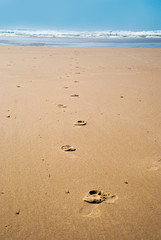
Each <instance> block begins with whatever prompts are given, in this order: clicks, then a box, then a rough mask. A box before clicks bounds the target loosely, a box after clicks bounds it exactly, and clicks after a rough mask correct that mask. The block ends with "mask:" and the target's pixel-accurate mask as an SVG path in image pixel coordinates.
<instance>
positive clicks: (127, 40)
mask: <svg viewBox="0 0 161 240" xmlns="http://www.w3.org/2000/svg"><path fill="white" fill-rule="evenodd" d="M0 45H17V46H52V47H161V30H158V31H139V32H132V31H93V32H92V31H53V30H28V29H0Z"/></svg>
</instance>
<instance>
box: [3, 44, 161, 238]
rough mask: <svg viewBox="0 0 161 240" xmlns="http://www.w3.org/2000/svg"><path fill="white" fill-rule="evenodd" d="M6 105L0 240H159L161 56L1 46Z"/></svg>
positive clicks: (159, 52)
mask: <svg viewBox="0 0 161 240" xmlns="http://www.w3.org/2000/svg"><path fill="white" fill-rule="evenodd" d="M0 103H1V107H0V146H1V150H0V169H1V174H0V209H1V211H0V239H1V240H4V239H22V240H23V239H39V240H41V239H42V240H45V239H54V240H57V239H65V240H69V239H97V240H99V239H101V240H102V239H110V240H111V239H117V240H118V239H119V240H126V239H127V240H136V239H142V240H144V239H145V240H151V239H153V240H157V239H158V240H160V239H161V191H160V187H161V49H160V48H48V47H16V46H15V47H14V46H12V47H11V46H0ZM78 121H85V123H86V124H83V125H82V126H80V123H81V122H78ZM83 123H84V122H83ZM64 145H69V146H72V147H73V148H74V149H75V151H64V150H63V149H61V147H62V146H64ZM90 190H98V191H101V190H102V191H104V192H105V193H110V194H111V195H112V196H113V195H114V196H115V198H114V201H106V200H105V201H103V202H101V203H99V204H92V203H88V202H85V201H83V198H84V197H85V196H86V194H87V193H88V192H89V191H90Z"/></svg>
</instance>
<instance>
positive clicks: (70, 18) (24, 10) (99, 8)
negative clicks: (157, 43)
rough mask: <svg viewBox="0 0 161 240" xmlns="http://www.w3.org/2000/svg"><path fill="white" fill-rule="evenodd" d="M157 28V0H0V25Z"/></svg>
mask: <svg viewBox="0 0 161 240" xmlns="http://www.w3.org/2000/svg"><path fill="white" fill-rule="evenodd" d="M9 27H10V28H38V29H56V30H58V29H61V30H66V29H67V30H133V31H137V30H161V0H0V28H9Z"/></svg>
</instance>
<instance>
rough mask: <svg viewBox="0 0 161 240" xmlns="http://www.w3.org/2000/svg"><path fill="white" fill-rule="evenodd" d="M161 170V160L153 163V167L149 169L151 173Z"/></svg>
mask: <svg viewBox="0 0 161 240" xmlns="http://www.w3.org/2000/svg"><path fill="white" fill-rule="evenodd" d="M160 169H161V159H159V160H158V161H155V162H154V163H153V166H152V167H150V168H149V171H157V170H160Z"/></svg>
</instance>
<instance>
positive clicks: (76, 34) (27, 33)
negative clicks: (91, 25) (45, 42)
mask: <svg viewBox="0 0 161 240" xmlns="http://www.w3.org/2000/svg"><path fill="white" fill-rule="evenodd" d="M1 36H3V37H4V36H8V37H37V38H39V37H41V38H42V37H45V38H102V39H120V38H130V39H133V38H161V30H158V31H138V32H132V31H93V32H92V31H53V30H23V29H14V30H13V29H12V30H10V29H6V30H4V29H0V37H1Z"/></svg>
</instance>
